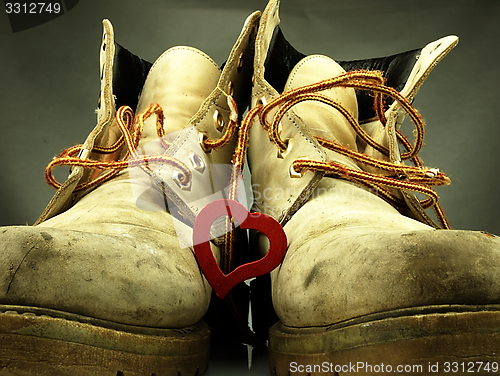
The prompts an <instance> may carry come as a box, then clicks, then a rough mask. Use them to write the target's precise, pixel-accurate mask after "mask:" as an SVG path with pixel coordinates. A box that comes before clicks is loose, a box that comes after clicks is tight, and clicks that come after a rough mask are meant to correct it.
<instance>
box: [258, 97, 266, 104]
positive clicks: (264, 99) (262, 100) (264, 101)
mask: <svg viewBox="0 0 500 376" xmlns="http://www.w3.org/2000/svg"><path fill="white" fill-rule="evenodd" d="M256 104H257V106H261V105H262V106H265V105H266V104H267V100H266V97H264V96H262V97H260V98H259V99H257V103H256Z"/></svg>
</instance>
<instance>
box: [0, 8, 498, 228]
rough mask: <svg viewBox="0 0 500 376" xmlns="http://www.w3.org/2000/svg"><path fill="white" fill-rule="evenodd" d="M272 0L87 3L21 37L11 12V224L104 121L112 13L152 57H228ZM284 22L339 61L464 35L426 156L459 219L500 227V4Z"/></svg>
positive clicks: (0, 205)
mask: <svg viewBox="0 0 500 376" xmlns="http://www.w3.org/2000/svg"><path fill="white" fill-rule="evenodd" d="M265 5H266V1H264V0H246V1H238V0H231V1H229V0H225V1H224V0H219V1H215V0H183V1H171V0H146V1H140V2H139V1H132V0H113V1H96V0H94V1H92V0H86V1H81V2H80V3H79V4H78V5H77V6H76V7H75V8H73V9H72V10H71V11H70V12H68V13H67V14H66V15H64V16H62V17H59V18H57V19H55V20H53V21H51V22H48V23H46V24H43V25H40V26H37V27H35V28H32V29H28V30H24V31H22V32H18V33H12V31H11V29H10V27H9V24H8V20H7V16H6V15H3V16H0V51H1V59H0V64H1V65H0V83H1V91H0V109H1V120H0V121H1V128H0V130H1V133H0V134H1V136H0V137H1V140H2V142H1V147H0V160H1V167H0V176H1V184H0V198H1V201H0V224H2V225H10V224H25V223H28V224H32V223H33V222H34V221H35V220H36V218H37V217H38V215H39V214H40V213H41V211H42V210H43V208H44V207H45V205H46V203H47V202H48V200H49V199H50V198H51V196H52V194H53V191H52V188H50V187H48V186H47V185H46V184H45V181H44V177H43V171H44V167H45V165H46V164H47V163H48V162H49V161H50V160H51V158H52V157H53V156H55V155H56V154H58V153H59V152H60V151H61V150H63V149H64V148H66V147H68V146H70V145H73V144H76V143H81V142H82V141H83V140H84V139H85V138H86V136H87V134H88V133H89V131H90V130H91V129H92V128H93V126H94V125H95V114H94V109H95V107H96V105H97V96H98V92H99V74H98V72H99V69H98V68H99V66H98V64H99V63H98V61H99V60H98V59H99V54H98V50H99V46H100V40H101V34H102V27H101V20H102V19H103V18H108V19H110V20H111V21H112V23H113V25H114V28H115V36H116V40H117V41H118V42H119V43H120V44H122V45H123V46H125V47H126V48H128V49H129V50H131V51H132V52H134V53H135V54H137V55H139V56H140V57H142V58H143V59H146V60H148V61H150V62H154V60H155V59H156V58H157V57H158V56H159V55H160V54H161V53H162V52H163V51H164V50H166V49H167V48H169V47H172V46H175V45H181V44H182V45H189V46H194V47H197V48H199V49H201V50H203V51H204V52H206V53H208V54H209V55H210V56H212V57H213V58H214V60H215V61H216V62H217V63H219V64H221V63H223V62H224V60H225V59H226V58H227V54H228V52H229V50H230V48H231V46H232V44H233V43H234V40H235V38H236V36H237V35H238V33H239V31H240V30H241V27H242V23H243V21H244V19H245V18H246V16H247V15H248V14H250V13H251V12H252V11H254V10H256V9H263V8H264V7H265ZM281 20H282V23H281V25H282V28H283V30H284V33H285V35H286V37H287V39H288V40H289V41H290V42H291V43H292V44H294V46H295V47H296V48H297V49H298V50H299V51H301V52H303V53H306V54H313V53H321V54H325V55H329V56H331V57H333V58H334V59H338V60H350V59H360V58H366V57H375V56H385V55H390V54H393V53H397V52H402V51H405V50H409V49H413V48H418V47H421V46H423V45H425V44H427V43H428V42H431V41H433V40H436V39H438V38H440V37H442V36H445V35H449V34H456V35H458V36H459V37H460V43H459V45H458V46H457V47H456V48H455V49H454V50H453V51H452V52H451V53H450V54H449V55H448V56H447V57H446V58H445V59H444V60H443V61H442V62H441V63H440V64H439V65H438V66H437V68H436V69H435V70H434V71H433V73H432V74H431V75H430V77H429V79H428V80H427V82H426V83H425V84H424V85H423V87H422V88H421V90H420V92H419V94H418V95H417V99H416V101H415V106H416V107H417V108H418V109H419V110H420V111H421V113H422V114H423V116H424V118H425V119H426V122H427V128H426V138H425V143H426V146H425V147H424V149H423V150H422V152H421V156H422V157H423V159H424V161H425V162H426V163H427V164H428V165H429V166H431V167H439V168H441V169H442V170H443V171H444V172H446V173H447V174H448V175H449V176H450V177H451V179H452V185H451V186H449V187H444V188H441V189H439V194H440V196H441V197H442V199H441V202H442V206H443V208H444V210H445V211H446V212H447V215H448V219H449V221H450V223H451V226H452V227H454V228H461V229H480V230H485V231H489V232H492V233H496V234H500V219H499V216H498V214H497V211H498V209H499V197H498V185H499V183H500V179H499V171H500V168H499V166H498V163H497V162H498V154H497V145H498V141H499V139H500V126H499V121H498V118H497V112H498V107H499V102H498V92H499V83H500V80H499V78H500V68H499V66H498V55H499V48H498V47H499V41H500V38H499V37H500V27H499V26H498V25H500V2H498V1H494V0H492V1H472V0H471V1H464V0H458V1H457V0H450V1H443V0H439V1H436V0H430V1H429V0H424V1H422V0H421V1H418V2H415V1H401V0H380V1H374V0H351V1H326V0H322V1H320V0H308V1H296V0H284V1H283V2H282V4H281Z"/></svg>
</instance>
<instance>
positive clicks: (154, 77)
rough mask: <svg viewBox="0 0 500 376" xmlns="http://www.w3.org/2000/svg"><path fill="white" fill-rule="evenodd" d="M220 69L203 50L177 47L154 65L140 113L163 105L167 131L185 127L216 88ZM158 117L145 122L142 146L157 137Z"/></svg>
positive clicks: (139, 109)
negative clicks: (150, 106) (151, 105)
mask: <svg viewBox="0 0 500 376" xmlns="http://www.w3.org/2000/svg"><path fill="white" fill-rule="evenodd" d="M220 73H221V71H220V68H219V67H218V66H217V64H216V63H215V62H214V61H213V60H212V59H211V58H210V57H209V56H208V55H206V54H204V53H203V52H201V51H199V50H197V49H194V48H190V47H174V48H171V49H169V50H167V51H166V52H165V53H163V54H162V55H161V56H160V57H159V58H158V60H156V62H155V63H154V64H153V66H152V67H151V70H150V71H149V75H148V77H147V79H146V82H145V84H144V88H143V91H142V93H141V96H140V99H139V103H138V105H137V110H136V114H140V113H142V112H144V111H145V110H146V109H147V108H148V107H149V105H150V104H152V103H157V104H159V105H160V106H161V107H162V108H163V113H164V115H165V124H164V127H165V132H166V134H169V133H173V132H177V131H179V130H181V129H184V128H185V127H186V126H187V125H188V123H189V120H190V119H191V118H192V117H193V115H195V114H196V113H197V112H198V110H199V109H200V106H201V105H202V103H203V102H204V100H205V99H206V98H207V97H208V96H209V95H210V93H211V92H212V91H213V90H214V89H215V88H216V86H217V83H218V80H219V77H220ZM157 138H158V136H157V132H156V117H155V116H151V117H150V118H148V119H146V121H144V129H143V133H142V137H141V141H140V145H141V146H142V145H144V144H146V143H148V142H150V141H153V140H155V139H157Z"/></svg>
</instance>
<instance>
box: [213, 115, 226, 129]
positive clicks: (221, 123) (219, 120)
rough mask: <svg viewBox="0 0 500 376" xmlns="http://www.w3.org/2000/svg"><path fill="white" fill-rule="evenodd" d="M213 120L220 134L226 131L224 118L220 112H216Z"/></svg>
mask: <svg viewBox="0 0 500 376" xmlns="http://www.w3.org/2000/svg"><path fill="white" fill-rule="evenodd" d="M213 119H214V124H215V129H217V130H218V131H219V132H222V131H223V130H224V118H223V117H222V114H221V113H220V112H219V110H215V112H214V116H213Z"/></svg>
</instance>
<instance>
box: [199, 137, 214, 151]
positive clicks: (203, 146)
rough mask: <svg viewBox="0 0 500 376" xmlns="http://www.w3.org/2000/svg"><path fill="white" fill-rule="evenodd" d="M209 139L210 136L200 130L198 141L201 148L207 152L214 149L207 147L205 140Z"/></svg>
mask: <svg viewBox="0 0 500 376" xmlns="http://www.w3.org/2000/svg"><path fill="white" fill-rule="evenodd" d="M206 140H208V136H207V135H206V134H205V133H202V132H200V133H199V134H198V143H199V144H200V147H201V150H203V151H204V152H205V154H209V153H210V152H211V151H212V150H211V149H207V147H206V146H205V141H206Z"/></svg>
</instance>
